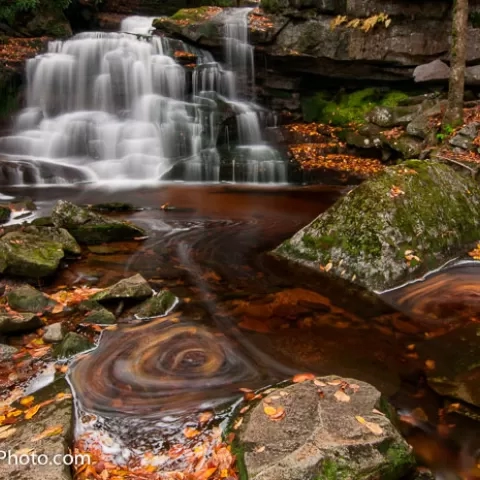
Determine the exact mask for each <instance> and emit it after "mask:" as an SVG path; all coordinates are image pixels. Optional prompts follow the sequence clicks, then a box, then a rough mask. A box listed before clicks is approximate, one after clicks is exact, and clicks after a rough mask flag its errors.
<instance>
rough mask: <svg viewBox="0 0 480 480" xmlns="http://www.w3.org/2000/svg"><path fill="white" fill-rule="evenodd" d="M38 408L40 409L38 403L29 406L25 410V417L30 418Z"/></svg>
mask: <svg viewBox="0 0 480 480" xmlns="http://www.w3.org/2000/svg"><path fill="white" fill-rule="evenodd" d="M39 410H40V404H39V405H35V406H34V407H31V408H29V409H28V410H27V411H25V419H26V420H30V419H31V418H32V417H33V416H35V415H36V414H37V412H38V411H39Z"/></svg>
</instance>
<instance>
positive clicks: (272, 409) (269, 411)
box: [263, 405, 277, 417]
mask: <svg viewBox="0 0 480 480" xmlns="http://www.w3.org/2000/svg"><path fill="white" fill-rule="evenodd" d="M263 411H264V412H265V415H268V416H269V417H270V416H271V415H275V414H276V413H277V409H276V408H275V407H272V406H271V405H264V406H263Z"/></svg>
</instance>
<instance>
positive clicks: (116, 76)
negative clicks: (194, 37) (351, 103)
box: [0, 9, 286, 185]
mask: <svg viewBox="0 0 480 480" xmlns="http://www.w3.org/2000/svg"><path fill="white" fill-rule="evenodd" d="M248 12H249V9H232V14H231V15H229V16H227V20H226V24H225V56H226V66H225V67H223V66H222V65H221V64H219V63H218V62H216V61H215V59H214V58H213V56H212V55H211V54H210V53H209V52H207V51H204V50H200V49H198V48H195V47H193V46H191V45H188V44H185V43H184V42H181V41H179V40H174V39H170V38H167V37H160V36H152V35H149V34H150V33H151V23H152V19H151V18H144V17H130V18H127V19H125V20H124V22H123V23H122V30H124V31H123V32H119V33H101V32H93V33H92V32H88V33H82V34H79V35H76V36H74V37H72V38H71V39H69V40H67V41H53V42H50V43H49V46H48V52H47V53H45V54H42V55H39V56H37V57H36V58H34V59H31V60H29V61H28V62H27V66H26V77H27V91H26V104H27V106H26V108H25V109H24V110H23V111H21V112H20V113H19V114H18V116H17V118H16V120H15V125H14V129H13V133H12V134H11V135H10V136H8V137H3V138H0V154H2V155H3V157H4V160H3V161H2V162H1V163H0V183H7V184H10V185H14V184H25V183H28V184H31V183H35V184H51V183H55V184H65V183H77V182H111V181H128V182H131V181H132V180H138V181H158V180H162V179H175V180H186V181H210V182H217V181H220V180H227V181H242V182H285V181H286V162H285V160H284V159H282V158H281V156H280V155H279V153H278V152H277V151H276V150H274V149H273V148H271V147H270V146H269V145H268V144H267V143H266V142H265V141H264V140H263V137H262V130H263V129H264V127H265V126H266V124H267V122H268V121H271V115H270V113H269V112H268V111H266V110H265V109H263V108H261V107H260V106H258V105H256V104H255V103H254V102H253V101H252V100H253V92H254V80H253V78H254V76H253V49H252V47H251V46H250V45H249V44H248V37H247V15H248ZM240 91H241V92H242V93H241V95H240V93H238V92H240ZM19 165H21V168H19Z"/></svg>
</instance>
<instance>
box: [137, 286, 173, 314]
mask: <svg viewBox="0 0 480 480" xmlns="http://www.w3.org/2000/svg"><path fill="white" fill-rule="evenodd" d="M176 302H177V297H176V296H175V295H174V294H173V293H171V292H169V291H167V290H162V291H161V292H158V293H157V294H156V295H155V296H153V297H151V298H149V299H148V300H145V301H144V302H143V303H142V304H140V305H139V306H138V308H136V309H135V312H134V313H135V316H137V317H138V318H150V317H158V316H160V315H166V314H167V313H168V312H169V311H170V310H171V309H172V308H173V306H174V305H175V303H176Z"/></svg>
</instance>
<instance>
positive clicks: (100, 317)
mask: <svg viewBox="0 0 480 480" xmlns="http://www.w3.org/2000/svg"><path fill="white" fill-rule="evenodd" d="M116 321H117V319H116V318H115V315H114V314H113V313H112V312H110V311H109V310H107V309H106V308H103V307H101V308H98V309H96V310H93V311H92V312H90V313H89V314H88V315H87V316H86V317H85V318H84V319H83V322H85V323H95V324H98V325H111V324H113V323H115V322H116Z"/></svg>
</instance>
